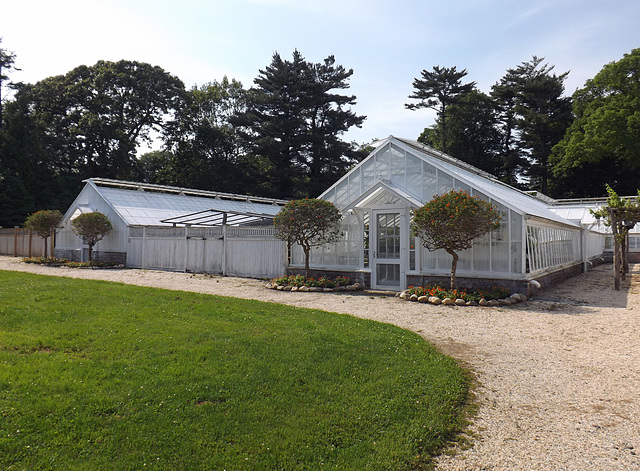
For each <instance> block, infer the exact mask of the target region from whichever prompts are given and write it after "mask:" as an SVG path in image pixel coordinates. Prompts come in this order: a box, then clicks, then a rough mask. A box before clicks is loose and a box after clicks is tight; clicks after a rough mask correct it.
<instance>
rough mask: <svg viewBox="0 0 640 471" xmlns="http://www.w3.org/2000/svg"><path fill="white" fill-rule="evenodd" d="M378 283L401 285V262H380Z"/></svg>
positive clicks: (377, 266)
mask: <svg viewBox="0 0 640 471" xmlns="http://www.w3.org/2000/svg"><path fill="white" fill-rule="evenodd" d="M376 279H377V284H379V285H386V286H400V264H398V263H378V264H377V265H376Z"/></svg>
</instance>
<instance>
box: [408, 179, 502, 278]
mask: <svg viewBox="0 0 640 471" xmlns="http://www.w3.org/2000/svg"><path fill="white" fill-rule="evenodd" d="M499 227H500V213H499V212H498V210H497V209H496V208H494V207H493V205H492V204H491V203H488V202H486V201H484V200H481V199H480V198H478V197H477V196H474V197H472V196H470V195H469V194H468V193H466V192H464V191H453V190H452V191H450V192H449V193H447V194H445V195H442V196H436V197H434V198H433V199H432V200H431V201H429V202H428V203H426V204H425V205H424V206H422V207H420V208H418V209H416V210H415V211H414V216H413V221H412V223H411V229H412V232H413V235H415V236H417V237H420V239H421V240H422V244H423V245H424V246H425V247H426V248H427V249H428V250H431V251H434V250H438V249H443V250H444V251H446V252H447V253H448V254H449V255H451V257H452V259H453V260H452V262H451V289H454V288H455V284H456V269H457V265H458V259H459V255H458V252H460V251H462V250H467V249H470V248H471V247H473V242H474V240H475V239H477V238H478V237H481V236H483V235H484V234H486V233H488V232H492V231H494V230H497V229H498V228H499Z"/></svg>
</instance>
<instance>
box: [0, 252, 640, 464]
mask: <svg viewBox="0 0 640 471" xmlns="http://www.w3.org/2000/svg"><path fill="white" fill-rule="evenodd" d="M0 270H19V271H28V272H33V273H41V274H47V275H56V276H70V277H75V278H91V279H103V280H111V281H118V282H122V283H129V284H137V285H142V286H154V287H159V288H167V289H179V290H185V291H197V292H202V293H209V294H219V295H225V296H235V297H241V298H248V299H256V300H261V301H270V302H278V303H283V304H290V305H294V306H300V307H311V308H319V309H324V310H327V311H333V312H340V313H346V314H351V315H354V316H358V317H362V318H367V319H374V320H378V321H381V322H388V323H392V324H396V325H398V326H400V327H403V328H406V329H410V330H413V331H415V332H418V333H420V334H421V335H422V336H424V337H425V338H426V339H427V340H428V341H429V342H431V343H433V344H435V345H436V346H437V347H438V348H440V350H441V351H443V352H445V353H447V354H449V355H452V356H453V357H455V358H457V359H459V360H460V361H461V362H462V363H464V364H465V365H466V366H468V367H469V368H470V369H471V370H472V371H473V372H474V374H475V375H476V378H477V381H478V386H477V388H476V389H475V394H476V396H477V402H478V405H479V410H478V414H477V416H476V417H475V418H474V419H473V422H474V423H473V425H472V426H471V428H470V435H471V439H472V442H473V446H472V447H471V448H469V449H467V450H458V452H457V453H456V454H455V455H453V456H442V457H440V458H439V459H438V462H437V469H438V470H563V471H564V470H580V471H583V470H607V471H608V470H640V265H634V266H632V273H631V277H630V279H629V280H628V281H627V282H626V283H623V289H622V290H621V291H614V290H613V289H612V285H613V280H612V274H611V265H603V266H600V267H597V268H596V269H594V270H593V271H591V272H589V273H586V274H583V275H580V276H577V277H575V278H573V279H571V280H568V281H566V282H564V283H562V284H560V285H558V286H557V287H555V288H554V289H552V290H549V291H547V292H545V293H544V294H542V295H541V296H539V297H537V298H534V299H532V300H529V301H527V302H526V303H523V304H517V305H514V306H511V307H500V308H479V307H478V308H469V307H458V306H433V305H424V304H416V303H409V302H405V301H401V300H399V299H397V298H395V297H390V296H379V295H373V294H372V293H366V292H361V293H358V294H352V293H350V294H347V293H335V294H333V293H291V292H282V291H273V290H266V289H263V285H264V282H262V281H259V280H252V279H242V278H222V277H211V276H205V275H191V274H185V273H168V272H158V271H148V270H77V269H75V270H74V269H65V268H50V267H42V266H36V265H27V264H23V263H21V262H20V260H19V259H17V258H13V257H1V256H0ZM1 290H2V287H0V291H1Z"/></svg>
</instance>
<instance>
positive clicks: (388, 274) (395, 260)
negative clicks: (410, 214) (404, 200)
mask: <svg viewBox="0 0 640 471" xmlns="http://www.w3.org/2000/svg"><path fill="white" fill-rule="evenodd" d="M371 222H372V223H373V224H372V229H373V232H374V234H373V237H372V239H371V242H372V243H371V249H373V253H372V254H371V255H372V257H371V259H372V264H371V284H372V287H373V288H374V289H390V290H401V289H403V288H404V279H403V277H404V269H403V263H402V254H403V253H404V250H402V249H403V248H404V247H403V246H404V244H403V242H404V240H403V232H404V230H403V228H402V221H401V217H400V213H399V212H383V211H373V221H371Z"/></svg>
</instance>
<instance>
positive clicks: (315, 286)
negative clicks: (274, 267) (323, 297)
mask: <svg viewBox="0 0 640 471" xmlns="http://www.w3.org/2000/svg"><path fill="white" fill-rule="evenodd" d="M265 288H267V289H277V290H279V291H302V292H308V291H312V292H321V291H357V290H359V289H360V288H361V286H360V283H352V282H351V279H350V278H347V277H346V276H337V277H335V278H329V277H326V276H323V277H321V278H313V277H309V278H307V277H305V276H303V275H289V276H281V277H279V278H275V279H274V280H273V281H271V283H267V284H266V285H265Z"/></svg>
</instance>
